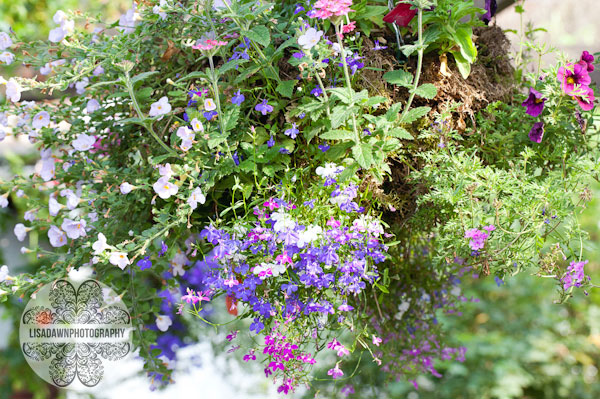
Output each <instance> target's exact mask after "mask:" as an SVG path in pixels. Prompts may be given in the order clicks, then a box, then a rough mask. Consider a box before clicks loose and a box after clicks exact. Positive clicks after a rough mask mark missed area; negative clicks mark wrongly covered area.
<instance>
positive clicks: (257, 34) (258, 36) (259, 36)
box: [246, 25, 271, 47]
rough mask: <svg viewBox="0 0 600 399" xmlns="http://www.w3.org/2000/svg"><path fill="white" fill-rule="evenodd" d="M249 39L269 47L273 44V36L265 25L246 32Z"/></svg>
mask: <svg viewBox="0 0 600 399" xmlns="http://www.w3.org/2000/svg"><path fill="white" fill-rule="evenodd" d="M246 36H247V37H248V39H250V40H253V41H255V42H256V43H258V44H260V45H262V46H263V47H267V46H268V45H269V43H271V34H270V33H269V29H267V27H266V26H263V25H257V26H255V27H253V28H252V29H250V30H249V31H247V32H246Z"/></svg>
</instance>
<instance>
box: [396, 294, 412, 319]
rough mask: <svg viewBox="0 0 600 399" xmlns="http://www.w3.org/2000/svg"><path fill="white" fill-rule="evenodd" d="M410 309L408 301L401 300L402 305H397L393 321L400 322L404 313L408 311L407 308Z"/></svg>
mask: <svg viewBox="0 0 600 399" xmlns="http://www.w3.org/2000/svg"><path fill="white" fill-rule="evenodd" d="M409 307H410V299H408V300H405V301H404V300H403V301H402V303H400V305H398V313H396V314H395V315H394V319H396V320H402V316H404V313H406V311H407V310H408V308H409Z"/></svg>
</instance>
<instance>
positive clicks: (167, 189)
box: [152, 176, 179, 199]
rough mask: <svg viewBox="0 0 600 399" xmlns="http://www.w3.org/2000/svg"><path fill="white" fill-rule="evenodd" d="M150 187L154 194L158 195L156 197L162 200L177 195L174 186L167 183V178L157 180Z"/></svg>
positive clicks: (176, 188) (176, 189)
mask: <svg viewBox="0 0 600 399" xmlns="http://www.w3.org/2000/svg"><path fill="white" fill-rule="evenodd" d="M152 187H153V188H154V191H155V192H156V194H158V196H159V197H160V198H162V199H167V198H169V197H170V196H172V195H175V194H177V191H178V190H179V188H178V187H177V186H176V185H175V184H173V183H171V182H169V178H168V177H167V176H163V177H161V178H160V179H158V180H157V181H156V183H154V185H153V186H152Z"/></svg>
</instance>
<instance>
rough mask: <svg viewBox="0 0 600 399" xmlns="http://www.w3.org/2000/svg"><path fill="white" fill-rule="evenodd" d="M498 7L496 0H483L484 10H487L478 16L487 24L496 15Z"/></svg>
mask: <svg viewBox="0 0 600 399" xmlns="http://www.w3.org/2000/svg"><path fill="white" fill-rule="evenodd" d="M497 9H498V4H496V0H485V10H486V11H487V12H486V13H485V14H483V15H482V16H481V17H480V18H481V20H482V21H483V22H485V24H486V25H487V24H489V23H490V21H491V20H492V17H493V16H494V15H496V10H497Z"/></svg>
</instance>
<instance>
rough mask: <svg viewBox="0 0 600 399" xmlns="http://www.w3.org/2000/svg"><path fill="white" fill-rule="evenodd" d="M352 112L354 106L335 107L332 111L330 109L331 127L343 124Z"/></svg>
mask: <svg viewBox="0 0 600 399" xmlns="http://www.w3.org/2000/svg"><path fill="white" fill-rule="evenodd" d="M353 112H356V107H346V106H338V107H335V108H334V109H333V111H331V127H332V128H334V129H335V128H337V127H340V126H341V125H343V124H344V122H346V121H347V120H348V118H350V115H352V113H353Z"/></svg>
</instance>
